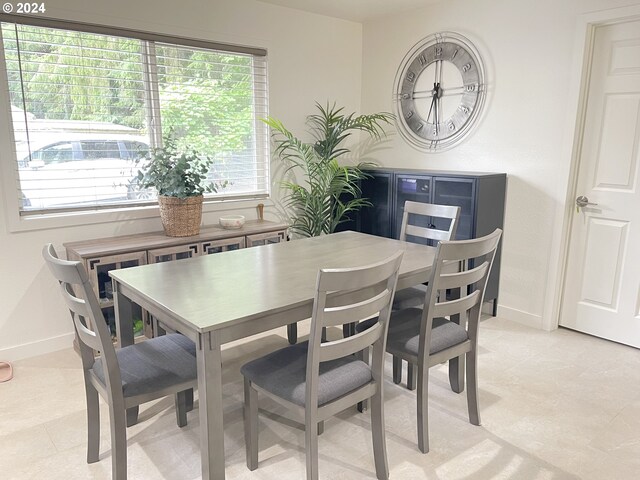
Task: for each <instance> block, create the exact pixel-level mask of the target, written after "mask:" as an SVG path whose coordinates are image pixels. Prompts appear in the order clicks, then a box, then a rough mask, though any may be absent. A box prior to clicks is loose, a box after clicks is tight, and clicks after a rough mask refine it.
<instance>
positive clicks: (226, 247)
mask: <svg viewBox="0 0 640 480" xmlns="http://www.w3.org/2000/svg"><path fill="white" fill-rule="evenodd" d="M201 245H202V254H203V255H211V254H213V253H222V252H228V251H231V250H239V249H241V248H244V247H245V241H244V237H233V238H225V239H224V240H215V241H210V242H204V243H202V244H201Z"/></svg>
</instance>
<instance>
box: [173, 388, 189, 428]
mask: <svg viewBox="0 0 640 480" xmlns="http://www.w3.org/2000/svg"><path fill="white" fill-rule="evenodd" d="M175 397H176V422H177V423H178V427H180V428H182V427H184V426H185V425H186V424H187V390H184V391H182V392H178V393H176V395H175Z"/></svg>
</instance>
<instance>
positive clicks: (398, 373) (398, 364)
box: [393, 355, 402, 385]
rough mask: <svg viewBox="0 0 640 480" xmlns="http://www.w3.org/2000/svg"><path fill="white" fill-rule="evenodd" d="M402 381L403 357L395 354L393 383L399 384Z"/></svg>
mask: <svg viewBox="0 0 640 480" xmlns="http://www.w3.org/2000/svg"><path fill="white" fill-rule="evenodd" d="M401 381H402V359H401V358H400V357H396V356H395V355H394V356H393V383H395V384H396V385H398V384H399V383H400V382H401Z"/></svg>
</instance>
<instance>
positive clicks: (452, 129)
mask: <svg viewBox="0 0 640 480" xmlns="http://www.w3.org/2000/svg"><path fill="white" fill-rule="evenodd" d="M484 97H485V80H484V67H483V65H482V60H481V58H480V55H479V54H478V52H477V51H476V49H475V48H474V47H473V45H472V44H471V43H470V42H469V40H467V39H466V38H464V37H463V36H461V35H458V34H455V33H451V32H444V33H437V34H435V35H431V36H429V37H427V38H425V39H424V40H422V41H420V42H419V43H418V44H416V45H415V46H414V47H413V48H412V49H411V50H410V51H409V53H408V54H407V55H406V56H405V58H404V60H403V61H402V64H401V65H400V68H399V69H398V73H397V74H396V80H395V84H394V99H395V105H396V122H397V124H398V129H399V131H400V133H401V134H402V136H403V137H404V138H405V139H406V140H407V141H408V142H409V143H411V144H412V145H413V146H415V147H417V148H419V149H421V150H427V151H436V150H438V151H442V150H446V149H447V148H451V147H452V146H454V145H456V144H457V143H458V142H459V141H460V140H462V139H463V138H464V136H465V135H466V134H467V133H469V131H470V129H471V127H472V125H473V124H474V122H475V121H476V119H477V118H478V116H479V113H480V110H481V109H482V106H483V104H484Z"/></svg>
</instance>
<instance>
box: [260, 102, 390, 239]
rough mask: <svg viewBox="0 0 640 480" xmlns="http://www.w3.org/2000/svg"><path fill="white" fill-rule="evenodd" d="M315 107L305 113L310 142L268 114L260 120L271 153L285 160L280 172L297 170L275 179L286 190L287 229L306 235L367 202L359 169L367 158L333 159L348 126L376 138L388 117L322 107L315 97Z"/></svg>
mask: <svg viewBox="0 0 640 480" xmlns="http://www.w3.org/2000/svg"><path fill="white" fill-rule="evenodd" d="M316 107H317V109H318V110H319V113H317V114H313V115H309V116H308V117H307V124H308V126H309V127H310V128H311V130H312V134H313V136H314V139H315V141H314V143H305V142H302V141H301V140H300V139H298V138H297V137H296V136H295V135H294V134H293V133H292V132H291V131H289V130H288V129H287V128H286V127H285V126H284V124H283V123H282V122H281V121H279V120H277V119H275V118H273V117H268V118H266V119H263V120H262V121H263V122H264V123H265V124H267V125H268V126H269V127H270V128H271V137H272V140H273V142H274V144H275V149H274V153H275V154H276V156H277V157H278V158H279V159H280V160H281V161H282V162H283V163H285V165H286V169H285V172H284V174H285V176H286V175H288V174H290V173H292V174H294V175H296V176H298V174H300V177H301V178H300V183H295V182H293V181H282V182H280V185H281V187H282V188H283V190H285V192H286V193H285V195H284V198H283V206H284V207H285V208H286V209H287V210H289V211H290V212H291V218H292V223H291V226H290V228H291V231H292V232H294V233H295V234H298V235H301V236H305V237H311V236H317V235H321V234H323V233H324V234H327V233H332V232H334V231H335V229H336V227H337V226H338V225H339V224H340V223H342V222H344V221H346V220H347V217H346V215H347V214H348V213H351V212H355V211H357V210H358V209H360V208H362V207H363V206H368V205H371V203H370V202H369V201H368V200H367V199H363V198H361V196H362V191H361V189H360V181H361V180H363V179H365V178H367V177H368V176H369V175H368V174H367V173H366V172H364V171H363V170H362V169H363V168H366V167H367V166H370V165H371V164H369V163H360V164H358V165H356V166H349V167H344V166H340V165H339V164H338V161H337V160H336V159H337V158H338V157H340V156H341V155H344V154H346V153H348V152H349V149H348V148H346V147H342V146H340V145H341V144H342V142H344V141H345V140H346V139H347V138H349V136H350V135H351V133H352V132H353V131H358V130H359V131H363V132H365V133H367V134H368V135H369V136H371V137H372V138H374V139H376V140H379V139H380V138H382V137H383V136H384V134H385V132H384V127H385V126H386V125H387V124H390V123H391V120H392V119H393V116H392V115H391V114H389V113H377V114H373V115H360V116H355V113H351V114H349V115H345V114H343V113H342V112H343V108H338V107H336V104H335V103H334V104H333V105H329V104H328V103H327V105H326V107H323V106H322V105H321V104H319V103H316Z"/></svg>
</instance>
